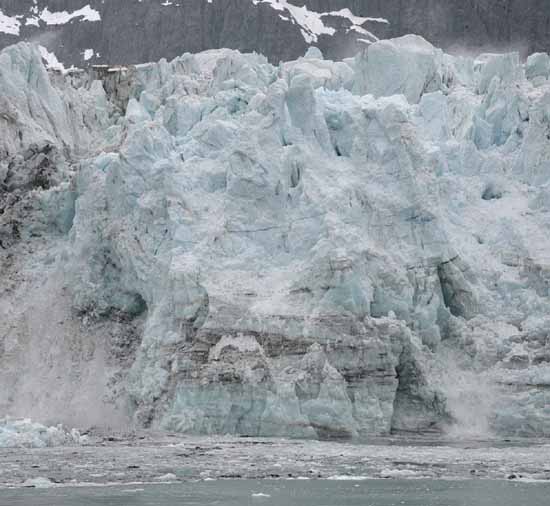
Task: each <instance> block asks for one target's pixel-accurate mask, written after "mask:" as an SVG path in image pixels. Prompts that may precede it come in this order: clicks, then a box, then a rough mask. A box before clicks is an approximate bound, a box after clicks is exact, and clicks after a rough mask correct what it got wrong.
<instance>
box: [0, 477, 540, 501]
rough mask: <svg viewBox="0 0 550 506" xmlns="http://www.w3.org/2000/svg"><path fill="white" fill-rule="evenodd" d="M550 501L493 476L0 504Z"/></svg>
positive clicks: (229, 485)
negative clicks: (462, 479) (473, 478)
mask: <svg viewBox="0 0 550 506" xmlns="http://www.w3.org/2000/svg"><path fill="white" fill-rule="evenodd" d="M259 494H264V495H259ZM549 504H550V483H520V482H513V481H508V482H507V481H493V480H466V481H443V480H365V481H331V480H319V481H314V480H311V481H309V480H308V481H305V480H304V481H301V480H288V481H287V480H218V481H208V482H188V483H184V484H177V485H143V486H142V485H132V486H126V487H77V488H65V487H64V488H54V489H46V490H38V489H15V490H0V506H96V505H101V506H181V505H185V506H194V505H201V506H204V505H208V506H209V505H219V506H248V505H251V506H401V505H406V506H548V505H549Z"/></svg>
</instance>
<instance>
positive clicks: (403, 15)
mask: <svg viewBox="0 0 550 506" xmlns="http://www.w3.org/2000/svg"><path fill="white" fill-rule="evenodd" d="M327 13H333V14H334V13H337V15H332V16H324V15H323V14H327ZM358 17H369V18H372V19H371V20H366V21H365V22H364V23H363V20H361V19H357V18H358ZM383 20H386V21H387V22H385V21H383ZM406 33H418V34H420V35H423V36H424V37H426V38H427V39H428V40H430V41H432V42H433V43H436V44H437V45H439V46H441V47H443V48H444V49H454V50H464V49H465V48H466V49H468V48H469V49H474V50H479V49H480V48H484V49H495V48H499V49H500V50H502V49H503V48H506V47H514V48H516V49H519V50H521V51H522V52H523V53H524V54H526V53H527V52H534V51H541V50H546V49H547V48H548V47H549V46H550V9H548V4H547V0H510V1H508V0H507V1H503V0H468V1H465V2H456V1H454V0H408V1H407V2H403V1H401V0H384V1H380V0H306V1H304V0H211V1H209V0H180V1H176V0H173V1H166V0H116V1H113V0H107V1H103V0H78V1H76V2H75V1H74V0H36V1H35V0H2V2H1V3H0V47H3V46H6V45H9V44H13V43H15V42H17V41H18V40H29V41H33V42H38V43H40V44H42V45H43V46H45V47H47V48H48V49H49V50H50V51H51V52H53V53H54V54H55V55H56V56H57V57H58V58H59V59H60V60H61V61H62V62H63V63H65V65H71V64H74V65H77V66H83V65H85V64H86V63H109V64H129V63H142V62H145V61H157V60H158V59H160V58H163V57H165V58H168V59H172V58H174V57H176V56H178V55H181V54H183V53H184V52H197V51H202V50H204V49H210V48H220V47H228V48H234V49H239V50H241V51H257V52H260V53H262V54H265V55H266V56H267V57H268V58H269V60H270V61H271V62H273V63H277V62H278V61H279V60H289V59H292V58H296V57H297V56H299V55H302V54H304V52H305V49H306V48H307V46H308V45H310V44H315V45H318V46H319V47H320V48H321V49H322V51H323V52H324V54H326V55H327V56H329V57H331V58H335V57H338V58H340V57H342V56H349V55H351V54H352V53H354V52H356V51H357V50H358V49H360V48H361V47H362V46H364V42H363V41H361V40H360V39H364V40H367V41H370V40H372V36H371V35H369V34H373V35H374V36H377V37H379V38H387V37H396V36H399V35H404V34H406Z"/></svg>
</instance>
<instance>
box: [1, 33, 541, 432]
mask: <svg viewBox="0 0 550 506" xmlns="http://www.w3.org/2000/svg"><path fill="white" fill-rule="evenodd" d="M549 74H550V58H549V57H548V55H546V54H536V55H533V56H531V57H530V58H529V59H528V60H527V62H525V63H522V62H520V60H519V57H518V55H517V54H513V53H511V54H484V55H480V56H478V57H476V58H466V57H454V56H451V55H448V54H444V53H443V52H442V51H440V50H438V49H436V48H434V47H433V46H432V45H431V44H429V43H428V42H426V41H425V40H424V39H422V38H421V37H417V36H413V35H409V36H405V37H402V38H399V39H394V40H385V41H380V42H376V43H374V44H372V45H370V46H369V47H368V49H366V50H365V51H364V52H362V53H360V54H358V55H357V56H356V57H355V58H350V59H346V60H344V61H339V62H332V61H327V60H323V58H322V55H321V54H320V52H319V51H318V50H314V49H312V50H310V51H308V54H307V55H306V56H305V57H304V58H299V59H298V60H296V61H292V62H284V63H281V64H280V65H279V66H273V65H270V64H269V63H268V62H267V60H266V59H265V58H264V57H262V56H260V55H257V54H240V53H238V52H236V51H231V50H216V51H207V52H204V53H200V54H196V55H191V54H185V55H183V56H182V57H180V58H176V59H175V60H173V61H171V62H167V61H164V60H161V61H160V62H159V63H155V64H147V65H140V66H131V67H116V68H94V69H93V70H91V71H87V72H72V73H69V74H68V75H66V76H62V75H59V74H56V73H54V72H50V73H48V72H47V71H46V69H45V68H44V66H43V64H42V62H41V58H40V54H39V52H38V49H37V48H35V47H33V46H30V45H27V44H18V45H16V46H12V47H10V48H7V49H5V50H4V51H2V52H1V53H0V90H1V93H0V130H1V132H2V135H1V136H0V153H1V161H0V180H1V181H2V182H3V186H2V191H1V194H0V203H1V207H2V213H1V215H0V245H1V246H2V247H1V249H0V255H1V256H0V258H1V261H2V265H3V267H2V276H3V283H2V285H3V287H2V291H1V295H0V302H1V306H0V308H1V310H2V315H3V317H2V318H1V322H0V381H1V383H2V385H3V386H4V388H2V389H1V390H2V391H1V392H0V414H2V413H3V412H5V414H10V415H15V416H23V415H24V416H33V417H34V418H38V419H42V420H43V419H49V420H53V419H55V421H56V422H58V421H63V422H65V423H74V424H84V423H112V424H117V423H118V424H120V423H128V420H132V422H133V423H137V424H139V425H143V426H148V427H155V428H163V429H169V430H177V431H182V432H192V433H235V434H245V435H284V436H293V437H320V438H332V437H344V438H350V437H351V438H362V437H368V436H369V435H374V434H387V433H390V432H396V431H412V432H423V431H428V430H429V431H433V430H436V431H446V430H450V431H451V432H452V433H453V434H468V435H474V436H487V435H489V434H522V435H545V434H546V435H547V434H548V433H549V432H550V416H548V415H549V413H548V405H549V404H548V402H547V395H548V394H547V391H548V385H549V382H550V343H549V338H548V330H549V324H550V321H549V319H548V316H547V315H548V314H550V299H549V292H548V283H549V280H550V274H549V273H550V267H549V266H550V260H549V257H548V253H547V251H548V246H549V239H548V237H549V234H548V231H549V222H548V211H549V204H550V200H549V193H548V192H549V190H548V188H549V184H548V182H549V180H550V83H549V82H548V77H549Z"/></svg>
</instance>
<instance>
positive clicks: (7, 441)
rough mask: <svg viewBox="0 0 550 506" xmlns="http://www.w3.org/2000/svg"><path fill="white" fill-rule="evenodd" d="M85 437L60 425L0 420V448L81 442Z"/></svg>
mask: <svg viewBox="0 0 550 506" xmlns="http://www.w3.org/2000/svg"><path fill="white" fill-rule="evenodd" d="M85 439H86V438H85V437H84V436H81V435H80V433H79V432H78V431H77V430H75V429H72V430H70V431H69V430H67V429H65V428H63V426H62V425H58V426H56V427H46V426H45V425H42V424H40V423H34V422H32V421H31V420H28V419H25V420H10V419H4V420H0V448H20V447H24V448H45V447H50V446H65V445H71V444H72V445H74V444H81V443H83V442H84V441H85Z"/></svg>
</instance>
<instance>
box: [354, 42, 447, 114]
mask: <svg viewBox="0 0 550 506" xmlns="http://www.w3.org/2000/svg"><path fill="white" fill-rule="evenodd" d="M439 57H440V53H439V52H438V51H437V50H436V49H435V48H434V47H433V46H432V45H431V44H430V43H429V42H427V41H426V40H425V39H423V38H422V37H419V36H417V35H405V36H403V37H400V38H398V39H391V40H381V41H379V42H375V43H374V44H371V45H370V46H369V48H368V49H367V52H366V55H365V58H366V63H365V64H364V65H365V67H366V70H365V72H366V79H365V82H364V84H363V86H361V85H360V83H356V85H357V84H358V85H359V86H360V89H361V90H362V92H363V93H370V94H372V95H374V96H375V97H381V96H384V97H387V96H390V95H399V94H402V95H405V97H406V98H407V100H408V101H409V102H410V103H411V104H415V103H418V101H419V100H420V97H421V96H422V94H423V93H425V92H427V91H436V90H438V89H439V87H440V84H441V83H440V76H439V75H438V65H439V62H438V60H439Z"/></svg>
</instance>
